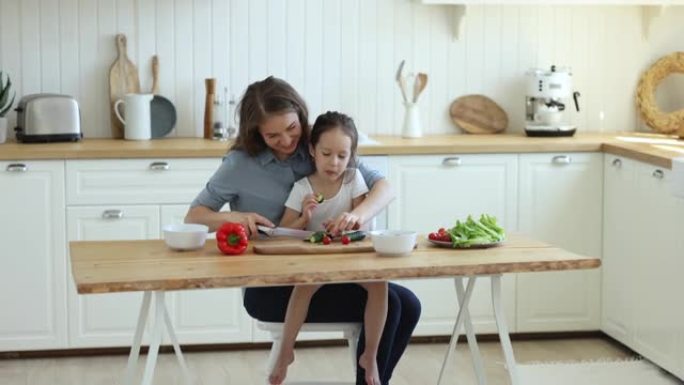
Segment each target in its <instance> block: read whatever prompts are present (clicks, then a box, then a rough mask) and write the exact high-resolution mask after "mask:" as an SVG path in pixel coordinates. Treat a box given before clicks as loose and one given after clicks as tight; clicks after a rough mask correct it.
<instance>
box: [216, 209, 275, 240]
mask: <svg viewBox="0 0 684 385" xmlns="http://www.w3.org/2000/svg"><path fill="white" fill-rule="evenodd" d="M223 214H226V216H227V217H228V219H226V220H225V221H224V222H237V223H242V225H243V226H245V229H246V230H247V231H248V232H249V237H250V238H252V237H254V235H255V234H257V225H264V226H268V227H274V226H275V225H274V224H273V222H271V221H269V220H268V218H266V217H263V216H261V215H259V214H257V213H240V212H225V213H223Z"/></svg>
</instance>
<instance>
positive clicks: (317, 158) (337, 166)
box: [309, 128, 352, 181]
mask: <svg viewBox="0 0 684 385" xmlns="http://www.w3.org/2000/svg"><path fill="white" fill-rule="evenodd" d="M351 144H352V140H351V138H350V137H349V136H347V135H346V134H345V133H344V132H343V131H342V130H341V129H339V128H334V129H332V130H329V131H326V132H324V133H323V134H321V136H320V137H319V139H318V143H316V146H315V147H313V146H309V151H310V152H311V156H313V158H314V163H315V164H316V173H317V174H318V175H320V176H322V177H324V178H326V179H329V180H330V181H336V180H338V179H339V178H340V177H341V176H342V174H343V173H344V171H345V170H346V169H347V165H348V164H349V159H350V157H351Z"/></svg>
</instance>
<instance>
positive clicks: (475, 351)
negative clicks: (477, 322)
mask: <svg viewBox="0 0 684 385" xmlns="http://www.w3.org/2000/svg"><path fill="white" fill-rule="evenodd" d="M470 279H474V278H470ZM454 284H455V286H456V296H457V298H458V304H459V306H460V307H463V297H464V296H465V290H464V288H463V277H456V278H454ZM464 311H465V314H464V317H465V330H466V336H467V337H468V347H469V348H470V356H471V358H472V360H473V368H474V369H475V376H476V377H477V383H478V384H479V385H486V384H487V377H486V375H485V371H484V365H483V364H482V355H481V354H480V348H479V347H478V346H477V338H475V329H474V328H473V322H472V320H471V319H470V311H469V310H468V308H467V307H466V308H465V309H464Z"/></svg>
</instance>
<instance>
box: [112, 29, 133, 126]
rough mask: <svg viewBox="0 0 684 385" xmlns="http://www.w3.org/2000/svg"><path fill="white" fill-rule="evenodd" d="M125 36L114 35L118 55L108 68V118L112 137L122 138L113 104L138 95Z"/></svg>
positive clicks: (120, 124)
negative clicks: (126, 96)
mask: <svg viewBox="0 0 684 385" xmlns="http://www.w3.org/2000/svg"><path fill="white" fill-rule="evenodd" d="M126 44H127V43H126V35H124V34H122V33H120V34H118V35H116V49H117V52H118V55H117V57H116V60H115V61H114V63H112V66H111V67H110V68H109V116H110V120H111V122H112V137H114V138H123V136H124V125H123V123H121V121H120V120H119V119H118V118H117V117H116V114H115V113H114V103H115V102H116V101H117V100H119V99H122V98H123V97H124V95H126V94H132V93H135V94H137V93H140V79H139V78H138V67H136V66H135V64H133V62H132V61H130V60H129V59H128V53H127V52H126V51H127V48H126Z"/></svg>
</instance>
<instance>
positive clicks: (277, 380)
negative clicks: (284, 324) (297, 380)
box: [268, 350, 379, 385]
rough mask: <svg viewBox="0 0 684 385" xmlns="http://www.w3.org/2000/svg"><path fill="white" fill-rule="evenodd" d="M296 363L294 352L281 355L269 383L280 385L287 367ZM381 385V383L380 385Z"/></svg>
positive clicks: (274, 366) (269, 377)
mask: <svg viewBox="0 0 684 385" xmlns="http://www.w3.org/2000/svg"><path fill="white" fill-rule="evenodd" d="M293 362H294V351H292V350H290V351H289V352H287V353H283V354H280V355H279V356H278V359H277V360H276V363H275V365H273V370H272V371H271V374H270V375H269V376H268V383H269V384H271V385H280V384H282V383H283V381H285V376H286V375H287V367H288V366H289V365H290V364H291V363H293ZM378 385H379V383H378Z"/></svg>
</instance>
